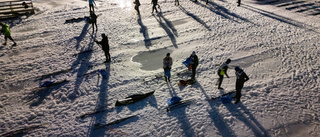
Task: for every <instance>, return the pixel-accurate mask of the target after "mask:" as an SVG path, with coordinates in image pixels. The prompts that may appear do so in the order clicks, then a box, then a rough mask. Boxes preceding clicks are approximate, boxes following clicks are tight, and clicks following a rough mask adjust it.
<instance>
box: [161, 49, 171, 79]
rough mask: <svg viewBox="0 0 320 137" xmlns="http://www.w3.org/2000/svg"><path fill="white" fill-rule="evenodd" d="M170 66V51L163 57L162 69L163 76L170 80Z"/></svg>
mask: <svg viewBox="0 0 320 137" xmlns="http://www.w3.org/2000/svg"><path fill="white" fill-rule="evenodd" d="M171 66H172V58H171V57H170V53H167V55H166V57H165V58H163V70H164V78H165V80H166V82H167V81H169V82H170V77H171V73H170V71H171Z"/></svg>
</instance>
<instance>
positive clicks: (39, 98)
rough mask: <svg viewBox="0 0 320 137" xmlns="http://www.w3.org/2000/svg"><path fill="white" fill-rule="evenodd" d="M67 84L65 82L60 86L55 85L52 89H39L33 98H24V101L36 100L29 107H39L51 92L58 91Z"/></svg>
mask: <svg viewBox="0 0 320 137" xmlns="http://www.w3.org/2000/svg"><path fill="white" fill-rule="evenodd" d="M67 83H68V82H65V83H61V84H58V85H55V86H53V87H47V88H44V89H41V90H39V91H37V92H36V93H35V94H34V95H33V96H29V97H26V98H25V99H24V100H30V101H31V100H33V99H35V98H37V100H36V101H33V102H32V103H31V104H30V107H35V106H39V105H40V104H41V103H42V102H43V100H45V99H46V97H47V96H49V95H50V94H51V92H52V91H54V90H57V89H59V88H60V87H62V86H63V85H65V84H67Z"/></svg>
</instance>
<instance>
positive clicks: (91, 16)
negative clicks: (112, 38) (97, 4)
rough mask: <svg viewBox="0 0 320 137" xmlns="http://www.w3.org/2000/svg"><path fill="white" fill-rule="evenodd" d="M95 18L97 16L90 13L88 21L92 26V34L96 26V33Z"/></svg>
mask: <svg viewBox="0 0 320 137" xmlns="http://www.w3.org/2000/svg"><path fill="white" fill-rule="evenodd" d="M97 18H98V16H97V15H96V14H94V12H92V11H91V12H90V19H89V23H90V24H92V31H93V32H94V26H96V28H97V29H96V30H97V31H98V26H97Z"/></svg>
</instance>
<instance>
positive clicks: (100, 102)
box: [87, 64, 110, 137]
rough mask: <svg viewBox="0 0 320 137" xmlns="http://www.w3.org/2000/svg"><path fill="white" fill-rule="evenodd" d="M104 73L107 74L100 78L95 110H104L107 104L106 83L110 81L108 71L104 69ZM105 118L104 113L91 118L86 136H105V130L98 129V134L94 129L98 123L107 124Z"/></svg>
mask: <svg viewBox="0 0 320 137" xmlns="http://www.w3.org/2000/svg"><path fill="white" fill-rule="evenodd" d="M108 65H109V64H106V68H110V66H108ZM106 72H107V73H106V76H107V78H103V77H102V80H101V84H100V91H99V95H98V99H97V103H96V108H95V110H99V109H101V108H105V106H106V105H107V104H108V101H107V98H108V95H107V91H108V83H109V79H110V69H106ZM99 78H100V77H99ZM106 116H107V114H106V113H101V114H96V115H94V116H93V117H92V118H91V121H90V125H91V128H89V131H88V135H87V136H88V137H100V136H104V135H105V131H106V130H108V129H107V128H100V129H99V131H100V132H96V131H95V129H94V125H95V124H98V123H101V124H106V123H107V121H106V119H107V118H106ZM102 130H104V131H102Z"/></svg>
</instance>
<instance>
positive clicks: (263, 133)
mask: <svg viewBox="0 0 320 137" xmlns="http://www.w3.org/2000/svg"><path fill="white" fill-rule="evenodd" d="M225 106H226V108H227V109H228V110H229V111H230V112H231V114H232V115H233V116H234V117H236V118H237V119H239V120H240V121H242V122H243V123H244V124H245V125H246V126H247V127H248V128H249V129H251V131H252V132H253V133H254V135H255V136H257V137H270V135H269V133H268V132H267V130H266V129H265V128H264V127H263V126H262V125H261V124H260V123H259V121H258V120H257V119H256V118H255V117H254V116H253V115H252V113H250V110H248V109H247V107H246V106H244V105H243V104H242V102H240V103H238V104H237V105H234V104H231V103H229V104H225ZM239 108H240V109H239ZM241 110H242V111H241Z"/></svg>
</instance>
